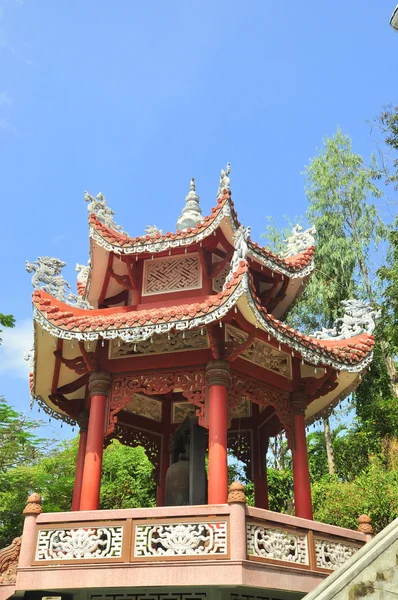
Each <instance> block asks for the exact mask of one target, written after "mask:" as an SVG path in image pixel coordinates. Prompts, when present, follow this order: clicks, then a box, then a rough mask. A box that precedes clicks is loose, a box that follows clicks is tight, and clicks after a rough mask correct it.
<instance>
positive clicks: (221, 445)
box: [206, 360, 229, 504]
mask: <svg viewBox="0 0 398 600" xmlns="http://www.w3.org/2000/svg"><path fill="white" fill-rule="evenodd" d="M206 380H207V386H208V402H207V407H208V410H209V466H208V481H209V485H208V503H209V504H224V503H226V501H227V495H228V463H227V428H228V382H229V364H228V363H227V362H225V361H221V360H212V361H210V362H209V363H208V364H207V366H206Z"/></svg>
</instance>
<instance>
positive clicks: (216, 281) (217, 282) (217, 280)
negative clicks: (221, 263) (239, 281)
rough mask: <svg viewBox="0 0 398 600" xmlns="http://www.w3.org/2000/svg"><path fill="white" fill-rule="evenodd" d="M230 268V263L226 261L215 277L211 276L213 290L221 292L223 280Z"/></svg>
mask: <svg viewBox="0 0 398 600" xmlns="http://www.w3.org/2000/svg"><path fill="white" fill-rule="evenodd" d="M230 270H231V265H230V263H227V264H226V265H225V267H224V268H223V270H222V271H221V272H220V273H219V274H218V275H217V276H216V277H213V279H212V284H213V290H214V291H215V292H222V289H223V287H224V283H225V280H226V278H227V275H228V274H229V272H230Z"/></svg>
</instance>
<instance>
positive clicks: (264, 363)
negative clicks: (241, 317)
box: [225, 325, 292, 379]
mask: <svg viewBox="0 0 398 600" xmlns="http://www.w3.org/2000/svg"><path fill="white" fill-rule="evenodd" d="M248 337H249V334H248V333H246V332H245V331H242V330H241V329H238V328H237V327H232V325H227V326H226V327H225V341H226V342H229V343H230V344H231V343H232V348H234V347H235V346H240V345H241V344H243V343H244V342H245V341H246V340H247V339H248ZM239 356H240V358H244V359H245V360H248V361H250V362H252V363H254V364H256V365H259V366H260V367H263V368H264V369H268V371H272V372H273V373H277V374H278V375H282V376H283V377H287V378H288V379H291V378H292V359H291V357H290V356H289V354H286V352H280V351H279V350H275V348H273V347H272V346H270V345H269V344H267V343H266V342H263V341H262V340H259V339H257V338H255V339H254V340H253V342H252V343H251V344H250V345H249V346H248V347H247V348H246V349H245V350H243V352H242V353H241V354H240V355H239Z"/></svg>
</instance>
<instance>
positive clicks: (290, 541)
mask: <svg viewBox="0 0 398 600" xmlns="http://www.w3.org/2000/svg"><path fill="white" fill-rule="evenodd" d="M247 553H248V555H249V556H257V557H259V558H268V559H271V560H281V561H284V562H292V563H296V564H299V565H308V564H309V556H308V544H307V535H306V534H304V533H300V532H297V531H287V530H285V529H277V528H276V527H265V526H262V525H258V524H256V523H247Z"/></svg>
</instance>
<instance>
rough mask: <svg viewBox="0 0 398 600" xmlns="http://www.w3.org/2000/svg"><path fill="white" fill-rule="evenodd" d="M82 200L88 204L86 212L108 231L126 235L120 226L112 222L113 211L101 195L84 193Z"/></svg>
mask: <svg viewBox="0 0 398 600" xmlns="http://www.w3.org/2000/svg"><path fill="white" fill-rule="evenodd" d="M84 199H85V201H86V202H88V207H87V210H88V212H89V213H90V214H94V215H95V216H96V217H97V219H98V220H99V221H101V223H103V224H104V225H106V226H107V227H109V228H110V229H114V230H115V231H117V232H119V233H121V234H123V235H127V234H126V232H125V231H123V229H122V228H121V227H120V225H116V223H115V221H114V220H113V215H114V214H115V213H114V211H113V210H112V209H111V208H110V207H109V206H108V204H107V202H106V198H105V196H103V195H102V194H101V192H100V193H99V194H97V196H96V197H95V198H94V196H91V195H90V194H89V193H88V192H84Z"/></svg>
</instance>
